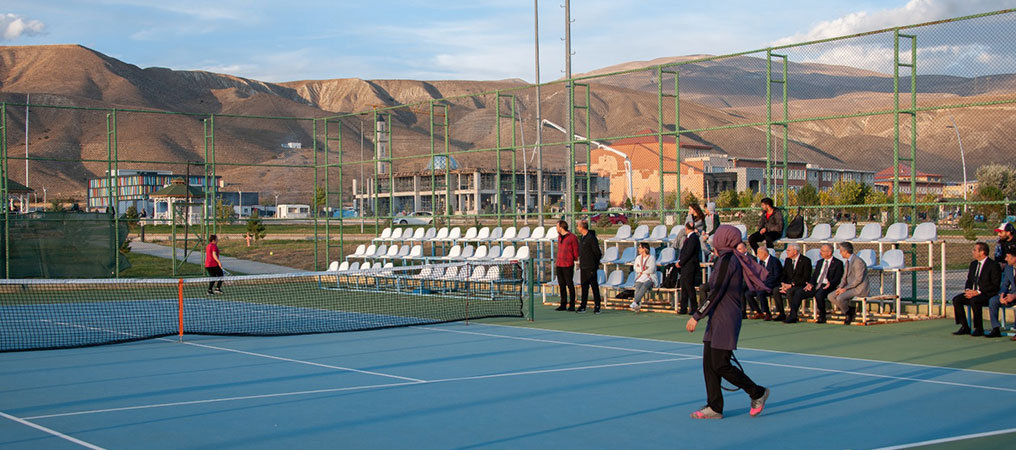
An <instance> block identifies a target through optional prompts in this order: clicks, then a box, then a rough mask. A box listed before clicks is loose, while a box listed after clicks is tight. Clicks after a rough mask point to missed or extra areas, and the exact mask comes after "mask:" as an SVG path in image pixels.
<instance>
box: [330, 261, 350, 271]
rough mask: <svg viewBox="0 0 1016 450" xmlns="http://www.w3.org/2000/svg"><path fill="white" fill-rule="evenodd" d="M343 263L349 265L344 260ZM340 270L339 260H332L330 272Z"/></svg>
mask: <svg viewBox="0 0 1016 450" xmlns="http://www.w3.org/2000/svg"><path fill="white" fill-rule="evenodd" d="M343 264H346V265H347V266H348V265H349V264H347V263H345V262H343ZM338 271H339V262H338V261H332V262H331V263H329V264H328V272H338Z"/></svg>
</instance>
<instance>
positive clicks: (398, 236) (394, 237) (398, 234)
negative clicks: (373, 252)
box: [384, 228, 405, 242]
mask: <svg viewBox="0 0 1016 450" xmlns="http://www.w3.org/2000/svg"><path fill="white" fill-rule="evenodd" d="M404 232H405V230H403V229H402V228H395V229H393V230H392V234H391V235H389V236H388V238H387V239H384V240H385V241H388V242H395V241H398V240H402V233H404Z"/></svg>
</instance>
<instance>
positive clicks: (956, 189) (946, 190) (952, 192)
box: [942, 180, 978, 199]
mask: <svg viewBox="0 0 1016 450" xmlns="http://www.w3.org/2000/svg"><path fill="white" fill-rule="evenodd" d="M977 186H978V184H977V181H976V180H974V181H967V197H972V196H973V195H974V193H975V192H977ZM942 197H944V198H953V199H962V198H963V183H949V184H946V185H945V187H943V188H942Z"/></svg>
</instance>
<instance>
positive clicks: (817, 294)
mask: <svg viewBox="0 0 1016 450" xmlns="http://www.w3.org/2000/svg"><path fill="white" fill-rule="evenodd" d="M834 290H835V289H834ZM829 292H830V291H827V290H826V289H825V288H819V289H812V290H811V292H805V290H804V289H801V299H802V300H803V299H806V298H812V297H814V298H815V308H816V311H817V312H818V317H819V318H820V319H824V318H825V315H826V306H825V304H826V299H828V298H829ZM800 304H801V302H798V305H800Z"/></svg>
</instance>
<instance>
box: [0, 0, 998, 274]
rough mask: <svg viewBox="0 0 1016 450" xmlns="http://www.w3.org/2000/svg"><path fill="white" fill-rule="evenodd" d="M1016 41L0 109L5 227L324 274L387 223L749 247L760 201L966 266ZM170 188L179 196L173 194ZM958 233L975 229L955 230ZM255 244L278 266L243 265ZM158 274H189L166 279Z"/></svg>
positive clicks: (974, 35) (875, 42)
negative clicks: (50, 229)
mask: <svg viewBox="0 0 1016 450" xmlns="http://www.w3.org/2000/svg"><path fill="white" fill-rule="evenodd" d="M1014 38H1016V12H1014V11H1013V10H1006V11H999V12H994V13H988V14H982V15H977V16H971V17H964V18H958V19H954V20H947V21H940V22H935V23H930V24H920V25H915V26H909V27H901V28H894V29H888V30H881V31H876V32H870V33H863V34H859V35H854V36H845V37H840V38H834V39H826V40H823V41H818V42H810V43H803V44H790V45H782V46H773V47H769V48H764V49H759V50H753V51H747V52H743V53H737V54H733V55H725V56H715V57H695V58H690V57H685V58H674V59H673V60H671V61H667V62H665V63H664V64H663V65H659V66H652V67H645V68H638V69H633V70H628V71H623V72H616V73H608V74H599V73H595V74H590V75H585V76H579V77H575V78H574V79H572V80H559V81H555V82H551V83H545V84H543V85H540V86H534V85H530V84H526V83H523V82H510V81H504V82H489V83H473V82H461V83H458V84H456V83H455V82H435V83H425V84H424V85H425V88H424V89H420V90H418V91H419V92H417V91H409V93H404V95H402V97H400V99H401V100H400V101H399V102H395V101H394V99H391V100H392V101H391V102H389V104H388V105H380V106H374V107H371V108H368V109H365V110H361V111H359V112H354V113H349V114H336V115H333V114H328V113H325V112H324V111H323V110H322V109H316V108H313V107H311V106H307V107H306V108H305V109H300V108H296V109H293V108H288V109H286V110H285V112H286V114H284V115H286V116H288V117H272V116H273V115H276V114H278V111H277V109H276V108H274V107H273V105H272V103H271V102H270V101H269V102H266V101H264V100H258V101H253V100H252V101H251V102H248V103H247V104H246V105H247V107H246V109H244V111H243V112H244V114H225V113H214V114H211V113H206V114H190V113H175V112H174V113H171V112H163V111H147V110H146V111H143V110H131V109H119V108H118V109H113V108H106V107H100V106H95V105H84V104H74V105H71V104H67V102H66V101H65V100H64V99H62V98H58V97H53V98H52V99H50V98H49V97H47V96H33V97H32V99H31V100H32V102H31V103H32V104H31V105H30V106H28V105H27V104H26V102H25V101H18V100H16V99H14V100H12V99H11V98H10V96H8V100H11V101H8V102H6V103H4V104H3V105H2V109H0V114H2V120H0V123H2V126H3V128H2V131H3V139H2V140H0V142H2V146H3V147H2V153H3V154H2V155H0V156H2V170H3V177H2V179H3V186H2V188H3V197H4V198H5V199H6V202H5V203H6V204H7V206H8V207H7V208H5V213H4V223H5V224H6V223H8V221H9V220H10V215H11V214H16V213H20V212H28V211H30V210H32V209H50V210H65V209H74V208H77V209H81V210H88V211H104V212H105V211H107V209H108V208H111V210H112V211H114V212H115V214H113V215H112V216H111V217H113V219H112V220H114V221H115V222H119V221H127V222H128V223H129V225H130V227H131V239H132V240H133V241H134V242H139V241H140V240H141V239H142V235H144V234H147V236H145V239H146V240H152V239H155V240H156V241H158V242H161V243H164V244H167V245H170V246H172V247H174V248H178V249H179V250H180V252H181V254H186V253H194V254H200V252H201V250H202V248H203V245H204V243H205V242H206V240H207V238H208V236H209V235H211V234H219V235H223V236H227V237H229V238H230V239H233V240H234V243H235V244H236V247H234V248H232V249H231V250H233V251H234V253H235V254H238V255H240V256H246V257H249V258H251V259H258V260H262V261H264V262H275V263H278V264H280V265H286V266H291V267H298V268H302V269H323V268H325V267H326V266H328V265H329V263H330V262H331V261H335V260H339V259H341V258H343V257H344V256H346V255H349V254H350V253H353V251H354V249H355V248H356V247H357V246H358V245H360V244H364V245H368V244H370V243H371V240H372V239H373V238H376V237H377V236H378V234H380V233H381V232H382V230H383V229H384V228H388V227H392V226H394V227H396V228H400V227H401V228H418V227H419V226H421V225H437V226H441V227H443V226H458V227H467V226H476V225H481V226H482V225H487V226H490V227H504V228H505V229H507V228H508V227H515V229H516V230H519V229H521V228H522V227H536V226H538V225H548V224H551V223H553V222H556V221H557V220H558V219H560V218H564V219H566V220H568V221H569V222H571V221H574V220H575V219H576V218H579V217H593V218H595V219H599V220H598V221H597V222H596V224H595V225H596V226H597V227H598V228H600V229H601V235H606V236H609V235H610V234H612V233H613V230H615V229H616V227H617V226H619V225H620V224H621V223H620V222H625V223H628V224H629V225H634V224H642V225H650V226H655V225H660V224H662V225H666V226H668V227H673V226H674V225H679V224H680V223H681V222H683V220H684V217H685V214H686V212H687V208H688V206H689V204H690V203H700V204H702V205H709V206H712V210H713V211H715V212H718V213H719V214H721V216H722V220H723V221H725V222H731V223H745V224H746V225H747V226H748V227H749V228H750V227H751V225H752V223H750V222H753V221H754V217H755V215H756V214H757V212H756V211H757V206H758V201H759V200H760V199H761V198H762V197H763V196H769V197H772V198H773V199H775V201H776V203H777V204H778V205H780V206H783V207H785V208H787V209H788V210H789V211H791V212H792V214H788V215H791V216H793V215H797V214H798V213H799V214H801V215H802V216H804V218H805V220H806V222H807V223H809V224H810V225H812V226H814V225H815V224H818V223H835V222H844V221H850V222H852V223H853V222H856V223H857V224H858V225H859V226H860V225H863V224H864V223H880V224H882V225H883V226H887V225H889V224H890V223H894V222H905V223H908V224H910V225H911V228H912V227H913V226H914V225H916V224H918V223H921V222H926V221H936V222H937V223H939V224H940V231H939V235H940V237H943V238H944V239H946V240H947V241H948V242H949V243H950V244H949V245H950V246H957V248H965V247H964V245H965V243H966V242H967V240H966V239H964V238H962V237H961V235H964V234H965V235H977V234H978V231H977V230H978V226H981V228H980V230H981V233H980V234H981V235H982V236H980V237H981V238H985V237H987V235H990V234H991V231H990V230H991V229H993V228H994V226H993V225H992V226H987V225H983V224H984V223H987V222H992V221H1000V220H1005V219H1006V218H1007V217H1008V216H1009V214H1011V213H1012V210H1010V207H1009V205H1010V201H1009V198H1008V195H1009V193H1010V192H1012V191H1016V182H1014V183H1013V186H1008V185H1000V186H994V185H990V186H989V185H986V184H984V180H977V178H978V176H977V173H978V168H980V167H982V166H984V165H986V164H990V163H1001V164H1011V163H1010V161H1009V160H1011V158H1010V157H1011V156H1013V155H1016V149H1014V148H1013V147H1012V144H1011V143H1012V142H1013V141H1014V139H1013V138H1014V137H1016V136H1011V134H1012V133H1013V131H1012V130H1016V127H1014V126H1012V125H1013V124H1012V119H1011V116H1012V115H1011V109H1012V107H1013V106H1012V105H1013V104H1016V75H1014V74H1016V56H1014V55H1016V44H1013V42H1016V39H1014ZM400 83H402V84H405V83H408V82H395V81H393V82H387V84H384V85H383V86H382V87H384V88H385V89H387V90H388V91H391V92H395V91H396V90H398V89H401V88H400V86H401V85H400ZM379 86H381V85H379ZM491 87H494V88H495V89H494V90H492V91H486V92H478V91H481V90H486V89H490V88H491ZM378 89H381V88H378ZM431 91H433V92H431ZM442 93H444V94H442ZM439 94H440V95H439ZM47 99H50V100H52V101H51V102H49V101H47ZM391 103H398V104H395V105H394V106H391ZM29 114H30V116H28V115H29ZM26 116H28V117H26ZM26 138H27V141H26ZM964 145H965V146H966V147H965V148H964ZM26 171H27V174H26ZM996 178H998V177H994V178H992V179H993V180H994V179H996ZM1003 178H1004V177H1003ZM26 179H27V183H23V182H22V181H21V180H26ZM173 179H183V180H185V181H184V182H183V184H184V185H186V186H188V187H191V188H194V189H192V190H188V189H183V190H177V191H173V190H172V189H170V188H172V180H173ZM975 180H976V181H981V182H982V183H981V184H980V185H978V184H977V183H976V182H975ZM15 183H17V184H15ZM20 184H28V186H27V188H28V189H22V187H23V186H20ZM995 184H997V183H995ZM181 189H182V188H181ZM40 191H41V192H40ZM181 193H182V194H181ZM75 205H76V206H75ZM964 212H965V213H966V214H965V216H968V217H973V218H976V219H977V220H975V221H974V222H973V223H972V224H965V227H964V229H960V228H961V227H960V226H959V222H960V217H961V215H960V214H961V213H964ZM142 224H143V225H144V227H142V226H141V225H142ZM259 227H261V228H259ZM265 228H267V232H265ZM633 228H634V227H633ZM6 229H7V228H5V230H6ZM259 229H260V230H261V231H258V230H259ZM260 233H265V234H266V236H267V239H269V240H270V241H273V240H274V241H273V242H276V243H275V244H274V245H276V247H274V249H269V248H270V247H265V246H264V244H261V245H262V247H261V248H262V249H263V250H265V251H261V250H248V249H250V248H251V247H252V246H251V245H250V244H248V243H247V242H246V237H247V236H248V235H250V234H254V235H257V237H258V238H260V237H261V235H260ZM282 240H286V242H285V243H282V242H281V241H282ZM181 241H182V242H181ZM5 242H9V238H8V239H7V240H5ZM254 242H255V245H254V246H253V247H257V245H256V244H257V243H258V239H254ZM245 245H246V246H245ZM116 251H120V250H119V249H117V250H116ZM443 251H445V249H444V248H442V249H440V250H438V249H435V248H432V249H430V250H429V252H431V254H432V255H434V256H439V255H440V253H441V252H443ZM950 251H951V252H953V253H956V254H957V255H960V254H962V251H961V250H955V251H952V250H950ZM266 252H267V253H268V254H264V253H266ZM276 252H278V253H279V255H285V257H280V256H277V255H276ZM911 255H912V257H913V258H912V260H913V263H914V264H924V262H922V261H921V258H926V257H927V256H926V255H925V254H924V253H922V252H920V251H918V250H916V249H911ZM922 255H924V256H922ZM396 256H398V255H396ZM961 260H962V258H960V257H959V256H957V257H956V258H955V259H953V258H950V259H949V261H950V267H952V266H951V265H952V262H953V261H955V262H956V263H957V264H959V263H960V262H961ZM926 262H927V263H929V264H930V263H932V262H936V261H926ZM936 263H937V262H936ZM162 268H163V266H160V270H162ZM164 269H165V270H163V271H164V272H166V275H169V274H171V273H172V274H178V273H183V274H190V273H197V272H199V271H200V270H201V268H200V266H187V265H186V264H183V263H180V262H177V260H176V259H174V262H173V264H172V267H171V268H170V267H168V266H166V267H164ZM170 269H171V270H170ZM954 269H956V270H960V269H959V268H958V266H957V268H954ZM118 274H119V271H118V270H114V273H111V275H113V276H116V275H118Z"/></svg>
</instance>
